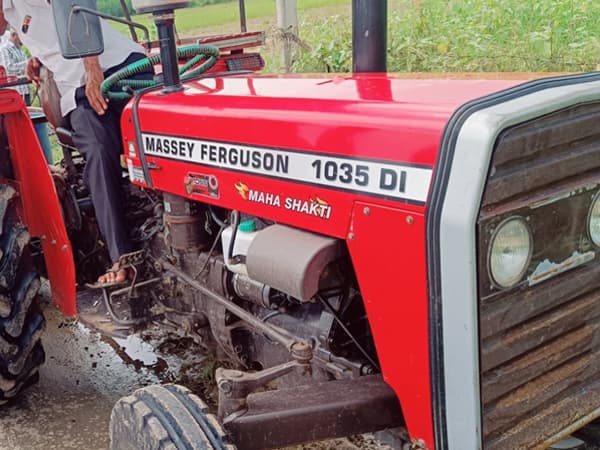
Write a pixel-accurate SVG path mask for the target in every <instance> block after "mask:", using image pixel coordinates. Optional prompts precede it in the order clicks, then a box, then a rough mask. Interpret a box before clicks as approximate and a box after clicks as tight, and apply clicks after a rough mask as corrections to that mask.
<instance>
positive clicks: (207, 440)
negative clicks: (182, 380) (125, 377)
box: [110, 384, 235, 450]
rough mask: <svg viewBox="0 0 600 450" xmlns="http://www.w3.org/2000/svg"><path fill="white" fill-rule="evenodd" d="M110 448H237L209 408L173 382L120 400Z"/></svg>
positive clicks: (204, 449)
mask: <svg viewBox="0 0 600 450" xmlns="http://www.w3.org/2000/svg"><path fill="white" fill-rule="evenodd" d="M110 448H111V450H235V447H234V446H232V445H228V444H226V443H225V432H224V431H223V428H222V427H221V425H220V424H219V422H218V421H217V419H216V417H214V416H213V415H212V414H208V407H207V406H206V405H205V404H204V402H202V400H200V398H199V397H198V396H196V395H194V394H192V393H191V392H190V391H189V390H188V389H186V388H184V387H182V386H177V385H174V384H167V385H162V386H161V385H155V386H148V387H145V388H142V389H139V390H137V391H135V392H134V393H133V394H132V395H130V396H128V397H124V398H122V399H121V400H119V401H118V402H117V403H116V405H115V406H114V408H113V410H112V413H111V416H110Z"/></svg>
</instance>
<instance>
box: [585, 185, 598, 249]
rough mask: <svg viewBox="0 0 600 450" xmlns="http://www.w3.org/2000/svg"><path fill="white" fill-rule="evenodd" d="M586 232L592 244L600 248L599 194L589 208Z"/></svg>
mask: <svg viewBox="0 0 600 450" xmlns="http://www.w3.org/2000/svg"><path fill="white" fill-rule="evenodd" d="M588 231H589V233H590V239H591V240H592V242H593V243H594V244H595V245H597V246H598V247H600V192H599V193H598V194H596V197H595V198H594V201H593V202H592V207H591V208H590V217H589V219H588Z"/></svg>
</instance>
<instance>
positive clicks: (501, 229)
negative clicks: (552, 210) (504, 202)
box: [488, 217, 533, 288]
mask: <svg viewBox="0 0 600 450" xmlns="http://www.w3.org/2000/svg"><path fill="white" fill-rule="evenodd" d="M532 251H533V238H532V236H531V231H530V229H529V225H527V222H526V221H525V219H523V218H522V217H510V218H508V219H506V220H504V221H503V222H501V223H500V224H499V225H498V227H497V228H496V230H495V231H494V235H493V237H492V240H491V243H490V250H489V260H488V268H489V272H490V276H491V278H492V280H493V281H494V283H496V284H497V285H498V286H500V287H502V288H509V287H512V286H514V285H515V284H517V283H518V282H519V281H520V280H521V278H522V277H523V275H524V274H525V271H526V270H527V266H528V265H529V262H530V261H531V254H532Z"/></svg>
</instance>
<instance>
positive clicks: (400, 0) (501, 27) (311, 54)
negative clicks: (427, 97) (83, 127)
mask: <svg viewBox="0 0 600 450" xmlns="http://www.w3.org/2000/svg"><path fill="white" fill-rule="evenodd" d="M350 4H351V0H298V9H299V14H298V15H299V18H300V40H301V45H299V46H298V55H299V56H298V57H297V59H296V62H295V64H294V65H293V67H292V70H294V71H298V72H348V71H349V70H350V69H351V54H352V51H351V24H350ZM246 9H247V16H248V23H249V29H251V30H265V31H266V32H267V37H268V41H267V46H266V47H265V48H263V50H262V52H263V55H264V56H265V57H266V59H267V63H268V65H267V70H268V71H277V70H278V69H279V67H278V64H275V63H274V61H276V60H277V48H278V45H279V42H278V34H277V32H276V30H275V1H274V0H248V1H247V6H246ZM135 20H139V21H141V22H142V23H145V24H147V25H148V26H149V28H150V29H151V30H154V26H153V25H152V24H151V23H150V20H149V18H148V16H136V17H135ZM176 24H177V30H178V33H179V35H180V36H182V37H185V36H190V35H202V34H204V35H206V34H215V33H226V32H232V31H236V30H238V29H239V17H238V6H237V2H231V3H221V4H217V5H210V6H204V7H197V8H190V9H186V10H178V11H177V12H176ZM153 37H154V35H153ZM599 63H600V2H598V1H597V0H578V1H575V0H537V1H533V0H532V1H523V0H389V27H388V67H389V70H390V71H394V72H411V71H414V72H463V71H491V72H506V71H508V72H515V71H535V72H555V71H560V72H577V71H589V70H595V69H596V67H597V65H598V64H599Z"/></svg>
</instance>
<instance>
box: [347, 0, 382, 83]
mask: <svg viewBox="0 0 600 450" xmlns="http://www.w3.org/2000/svg"><path fill="white" fill-rule="evenodd" d="M352 71H353V72H355V73H356V72H386V71H387V0H352Z"/></svg>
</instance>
